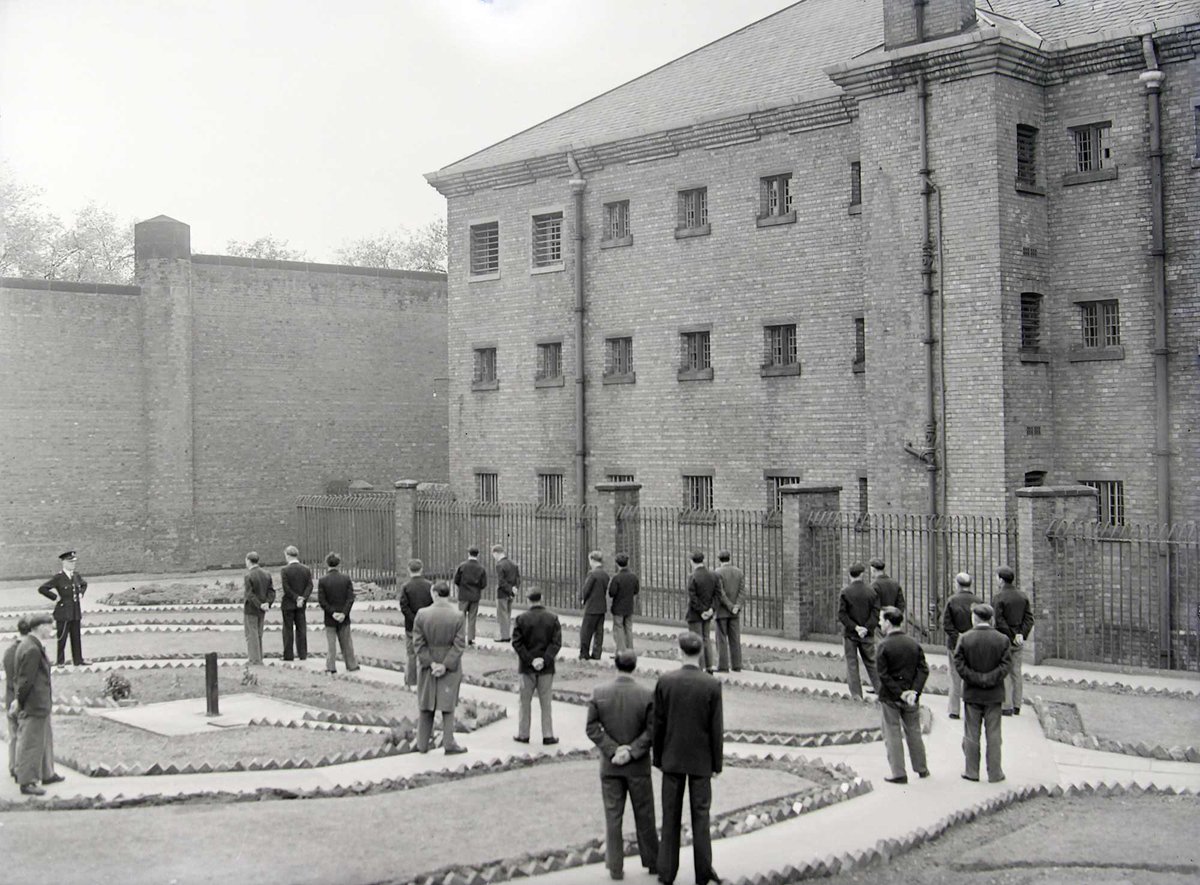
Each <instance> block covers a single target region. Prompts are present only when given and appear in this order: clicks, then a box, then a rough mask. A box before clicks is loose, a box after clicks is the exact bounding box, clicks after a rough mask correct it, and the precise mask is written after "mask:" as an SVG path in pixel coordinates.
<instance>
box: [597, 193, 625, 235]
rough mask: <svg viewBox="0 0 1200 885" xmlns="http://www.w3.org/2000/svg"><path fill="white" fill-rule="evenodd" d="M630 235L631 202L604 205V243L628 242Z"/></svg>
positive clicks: (620, 201)
mask: <svg viewBox="0 0 1200 885" xmlns="http://www.w3.org/2000/svg"><path fill="white" fill-rule="evenodd" d="M629 236H630V234H629V201H628V200H619V201H617V202H616V203H605V204H604V233H603V236H602V237H601V241H602V242H613V241H616V240H626V239H628V238H629Z"/></svg>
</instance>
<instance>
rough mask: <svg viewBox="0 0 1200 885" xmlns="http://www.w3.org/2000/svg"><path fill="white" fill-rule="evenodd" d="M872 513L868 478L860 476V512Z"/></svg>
mask: <svg viewBox="0 0 1200 885" xmlns="http://www.w3.org/2000/svg"><path fill="white" fill-rule="evenodd" d="M870 511H871V496H870V490H869V488H868V486H867V478H866V477H865V476H860V477H859V478H858V512H859V513H869V512H870Z"/></svg>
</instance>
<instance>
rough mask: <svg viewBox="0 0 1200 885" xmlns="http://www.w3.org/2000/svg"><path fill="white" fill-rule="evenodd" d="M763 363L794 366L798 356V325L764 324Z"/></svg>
mask: <svg viewBox="0 0 1200 885" xmlns="http://www.w3.org/2000/svg"><path fill="white" fill-rule="evenodd" d="M763 329H764V335H763V344H764V346H765V353H764V355H763V364H764V365H767V366H794V365H795V364H796V362H797V358H796V325H795V324H794V323H790V324H788V325H783V326H764V327H763Z"/></svg>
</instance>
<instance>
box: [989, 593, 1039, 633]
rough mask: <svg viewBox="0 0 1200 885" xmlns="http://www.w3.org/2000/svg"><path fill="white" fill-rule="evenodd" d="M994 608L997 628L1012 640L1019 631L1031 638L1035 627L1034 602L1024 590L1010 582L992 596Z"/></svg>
mask: <svg viewBox="0 0 1200 885" xmlns="http://www.w3.org/2000/svg"><path fill="white" fill-rule="evenodd" d="M992 608H994V609H995V610H996V629H997V630H999V631H1000V632H1001V633H1003V634H1004V635H1005V636H1007V637H1008V639H1009V641H1010V642H1011V641H1012V640H1013V639H1015V638H1016V636H1017V634H1018V633H1020V634H1021V636H1022V637H1024V638H1025V639H1028V638H1029V631H1030V630H1032V629H1033V603H1032V602H1030V600H1029V597H1028V596H1027V595H1026V594H1025V593H1024V592H1023V591H1021V590H1018V589H1017V588H1016V587H1014V586H1013V585H1012V584H1009V585H1008V586H1006V587H1004V588H1003V589H1002V590H1001V591H1000V592H999V593H997V594H996V595H995V596H993V597H992Z"/></svg>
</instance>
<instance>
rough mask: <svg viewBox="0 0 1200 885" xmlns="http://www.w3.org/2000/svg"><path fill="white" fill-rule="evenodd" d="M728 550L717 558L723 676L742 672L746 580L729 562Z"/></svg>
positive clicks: (719, 657) (719, 655)
mask: <svg viewBox="0 0 1200 885" xmlns="http://www.w3.org/2000/svg"><path fill="white" fill-rule="evenodd" d="M732 558H733V557H732V556H731V555H730V553H729V551H728V550H722V551H721V552H720V553H718V554H717V562H719V563H720V565H718V566H717V577H718V578H720V579H721V592H720V593H719V594H718V595H717V617H716V621H717V669H718V670H720V671H721V672H722V673H724V672H726V671H727V670H729V669H731V668H732V669H733V671H734V672H735V673H736V672H738V671H740V670H741V669H742V627H741V614H742V588H743V586H745V583H746V576H745V575H744V574H743V573H742V570H741V569H740V568H738V567H737V566H736V565H734V564H733V563H732V562H730V561H729V560H730V559H732Z"/></svg>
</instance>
